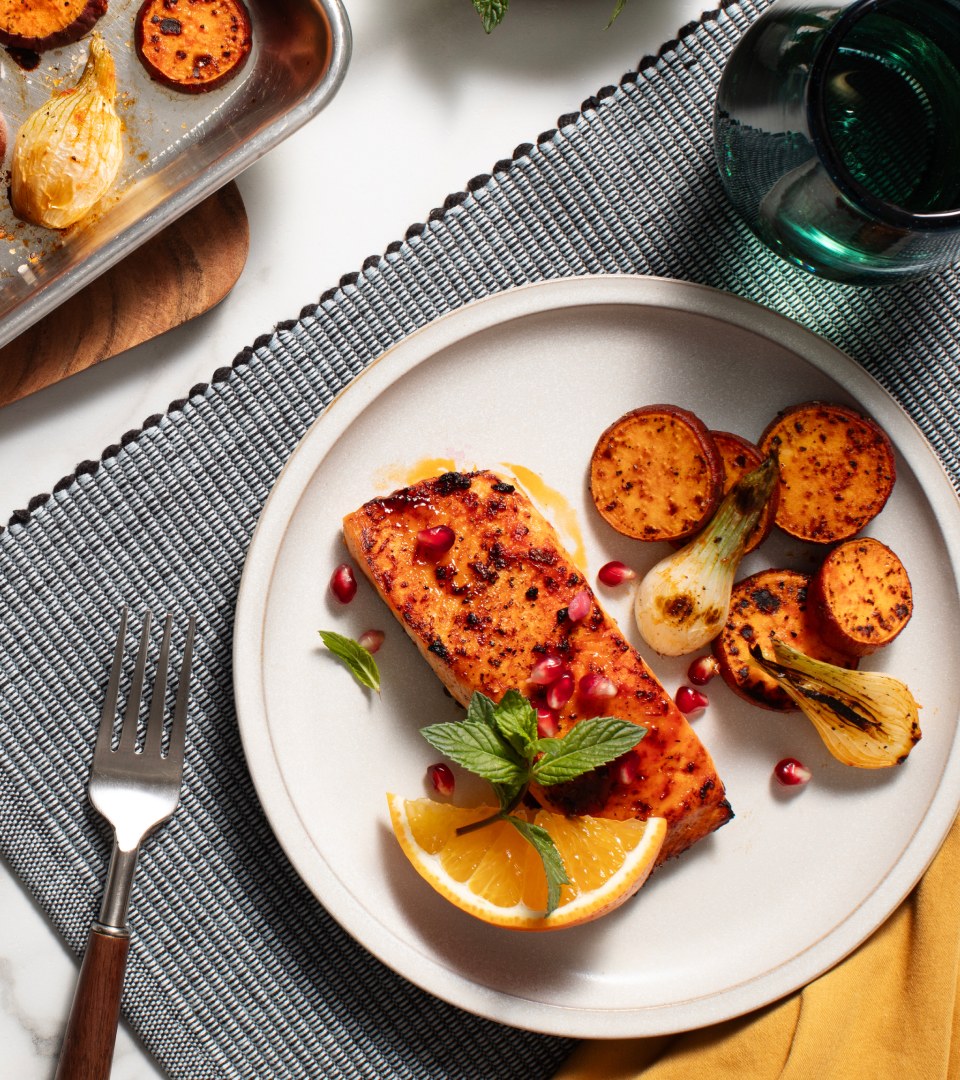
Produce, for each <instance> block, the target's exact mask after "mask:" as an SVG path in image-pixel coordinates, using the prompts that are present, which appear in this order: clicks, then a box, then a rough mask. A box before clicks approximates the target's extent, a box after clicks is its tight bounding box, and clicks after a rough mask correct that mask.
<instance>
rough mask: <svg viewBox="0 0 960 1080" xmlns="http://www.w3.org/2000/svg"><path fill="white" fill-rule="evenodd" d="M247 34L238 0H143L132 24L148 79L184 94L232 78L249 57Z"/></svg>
mask: <svg viewBox="0 0 960 1080" xmlns="http://www.w3.org/2000/svg"><path fill="white" fill-rule="evenodd" d="M251 34H252V26H251V23H250V15H249V13H248V11H247V9H246V7H244V5H243V3H242V0H144V3H143V4H142V5H141V7H140V10H139V11H138V12H137V17H136V21H135V24H134V41H135V43H136V48H137V56H139V57H140V62H141V63H142V64H143V66H144V67H145V68H146V70H147V73H148V74H149V75H150V78H151V79H154V80H155V81H156V82H159V83H163V85H164V86H169V87H172V88H173V89H174V90H182V91H183V92H184V93H187V94H199V93H202V92H204V91H206V90H214V89H216V88H217V87H220V86H222V85H223V84H224V83H225V82H227V81H228V80H229V79H232V78H233V77H234V76H235V75H236V74H237V73H238V72H239V71H240V69H241V68H242V67H243V65H244V64H245V63H246V61H247V57H248V56H249V55H250V49H251V47H252V37H251Z"/></svg>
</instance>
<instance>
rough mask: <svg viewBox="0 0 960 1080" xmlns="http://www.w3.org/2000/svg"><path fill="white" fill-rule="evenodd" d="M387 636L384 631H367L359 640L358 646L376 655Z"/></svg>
mask: <svg viewBox="0 0 960 1080" xmlns="http://www.w3.org/2000/svg"><path fill="white" fill-rule="evenodd" d="M385 637H386V634H384V632H383V631H382V630H367V631H365V632H364V633H362V634H361V635H360V637H359V638H357V644H358V645H360V646H361V647H362V648H364V649H366V650H367V652H368V653H375V652H377V651H378V650H379V648H380V646H381V645H382V644H383V639H384V638H385Z"/></svg>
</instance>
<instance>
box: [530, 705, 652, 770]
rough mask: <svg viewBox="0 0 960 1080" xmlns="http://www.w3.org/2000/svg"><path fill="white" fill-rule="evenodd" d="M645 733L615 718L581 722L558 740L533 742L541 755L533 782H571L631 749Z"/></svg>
mask: <svg viewBox="0 0 960 1080" xmlns="http://www.w3.org/2000/svg"><path fill="white" fill-rule="evenodd" d="M646 733H647V729H646V728H645V727H641V726H640V725H639V724H632V723H630V721H629V720H619V719H617V717H615V716H598V717H596V718H595V719H592V720H581V721H580V722H579V723H578V724H574V726H573V727H572V728H571V729H570V730H569V731H568V732H567V734H566V735H565V736H564V737H563V738H562V739H540V740H539V741H538V742H537V747H538V748H539V749H540V750H541V751H542V752H543V753H542V756H541V757H540V758H538V759H537V760H536V761H535V762H534V764H533V768H532V770H531V772H532V775H533V779H534V780H536V781H537V782H538V783H540V784H543V785H544V786H549V785H551V784H562V783H564V782H565V781H567V780H575V779H576V778H577V777H578V776H581V775H582V774H583V773H585V772H589V771H590V770H591V769H596V768H597V767H598V766H599V765H606V764H607V763H608V762H610V761H613V760H614V759H615V758H618V757H620V755H621V754H625V753H627V751H628V750H632V749H633V748H634V747H635V746H636V745H637V743H638V742H640V740H641V739H642V738H643V737H644V735H646Z"/></svg>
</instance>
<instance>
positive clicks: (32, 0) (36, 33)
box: [0, 0, 107, 52]
mask: <svg viewBox="0 0 960 1080" xmlns="http://www.w3.org/2000/svg"><path fill="white" fill-rule="evenodd" d="M106 10H107V0H16V2H13V0H7V2H6V3H0V45H6V46H8V47H10V48H14V49H27V50H29V51H31V52H45V51H46V50H47V49H58V48H60V46H61V45H70V44H72V43H73V42H74V41H79V40H80V38H82V37H83V36H84V34H88V33H89V32H90V31H91V30H92V29H93V27H94V24H95V23H96V22H97V20H98V19H99V18H100V16H101V15H103V14H104V12H105V11H106Z"/></svg>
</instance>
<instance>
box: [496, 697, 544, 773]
mask: <svg viewBox="0 0 960 1080" xmlns="http://www.w3.org/2000/svg"><path fill="white" fill-rule="evenodd" d="M493 718H494V722H495V723H496V725H497V731H499V732H500V734H501V735H502V736H503V737H504V738H505V739H506V740H507V742H508V743H509V744H510V745H511V746H512V747H513V748H514V750H516V752H517V753H518V754H520V755H521V757H524V758H530V757H531V756H532V754H533V752H534V743H536V741H537V713H536V710H535V709H534V707H533V706H532V705H531V704H530V702H529V701H527V699H526V698H525V697H524V696H523V694H521V693H520V692H519V691H518V690H508V691H507V692H506V693H505V694H504V695H503V697H502V698H501V699H500V703H499V704H498V705H496V706H495V707H494V711H493Z"/></svg>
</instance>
